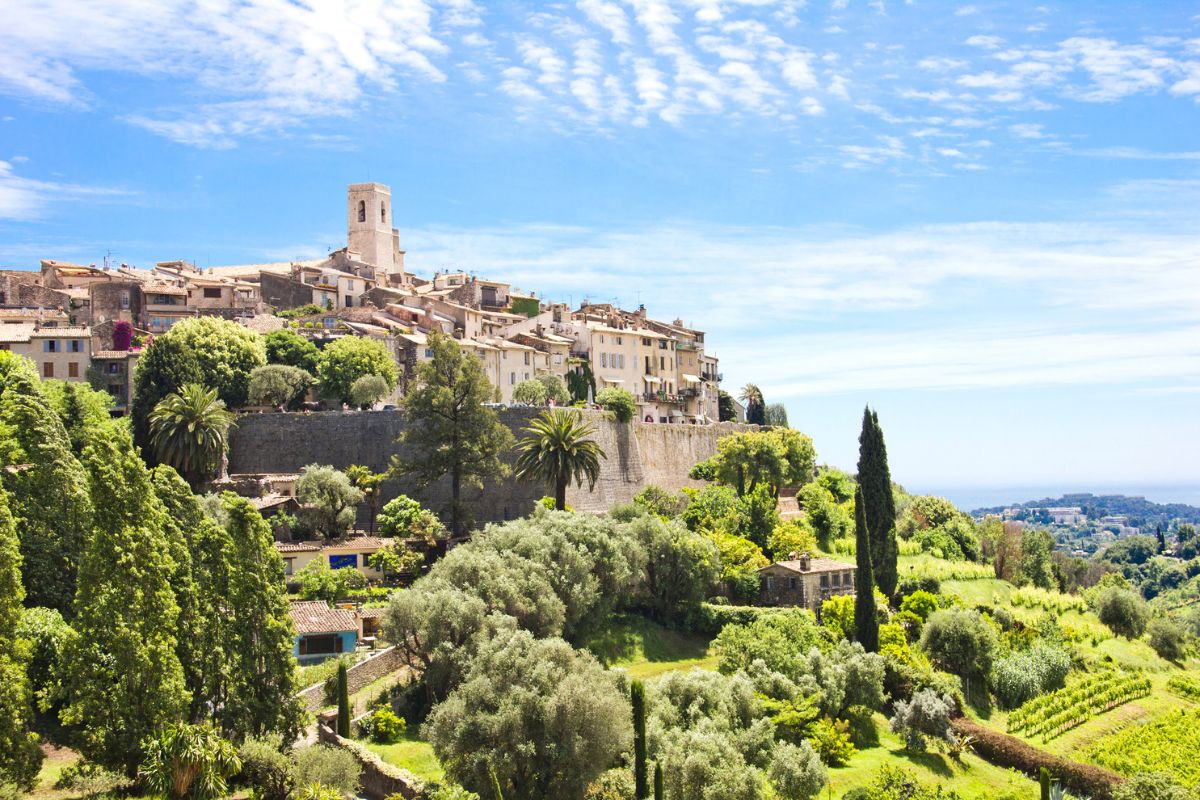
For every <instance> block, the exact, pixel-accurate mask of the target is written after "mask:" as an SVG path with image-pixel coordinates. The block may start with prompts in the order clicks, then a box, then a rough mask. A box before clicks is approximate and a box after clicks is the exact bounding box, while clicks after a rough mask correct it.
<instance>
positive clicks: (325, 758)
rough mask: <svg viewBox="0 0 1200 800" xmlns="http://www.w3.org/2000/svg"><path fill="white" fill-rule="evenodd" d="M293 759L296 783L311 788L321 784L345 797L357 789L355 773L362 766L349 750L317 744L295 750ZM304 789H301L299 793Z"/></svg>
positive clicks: (360, 770) (359, 770)
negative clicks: (294, 760)
mask: <svg viewBox="0 0 1200 800" xmlns="http://www.w3.org/2000/svg"><path fill="white" fill-rule="evenodd" d="M295 758H296V767H295V772H294V775H295V779H296V784H297V785H299V786H303V787H311V786H312V785H313V784H321V785H323V786H326V787H332V788H334V789H335V790H337V791H339V792H341V793H342V794H344V795H346V796H347V797H350V796H353V795H354V794H355V793H356V792H357V791H358V776H359V773H360V772H362V767H360V766H359V764H358V761H357V760H356V759H355V758H354V756H353V754H351V753H350V752H348V751H346V750H344V749H342V748H340V747H330V746H329V745H324V744H318V745H313V746H312V747H304V748H301V749H300V750H297V751H296V756H295ZM304 791H305V790H304V789H302V790H301V793H303V792H304Z"/></svg>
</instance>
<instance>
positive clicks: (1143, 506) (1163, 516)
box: [971, 492, 1200, 532]
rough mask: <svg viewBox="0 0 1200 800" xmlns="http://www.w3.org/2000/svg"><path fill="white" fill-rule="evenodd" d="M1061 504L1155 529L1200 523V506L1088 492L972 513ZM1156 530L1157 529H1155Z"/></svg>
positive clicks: (1095, 515) (1134, 525)
mask: <svg viewBox="0 0 1200 800" xmlns="http://www.w3.org/2000/svg"><path fill="white" fill-rule="evenodd" d="M1061 506H1078V507H1080V508H1082V509H1083V513H1085V514H1087V515H1088V519H1090V520H1096V519H1098V518H1099V517H1108V516H1126V517H1128V518H1129V524H1130V525H1131V526H1133V527H1135V528H1153V527H1154V526H1155V525H1163V526H1166V525H1167V524H1168V523H1170V522H1172V521H1174V520H1179V521H1181V522H1191V523H1193V524H1195V523H1200V508H1197V507H1196V506H1189V505H1186V504H1184V503H1153V502H1151V501H1149V500H1147V499H1146V498H1144V497H1129V496H1127V495H1123V494H1101V495H1095V494H1091V493H1088V492H1083V493H1079V494H1064V495H1063V496H1062V497H1056V498H1049V497H1047V498H1044V499H1042V500H1030V501H1029V502H1027V503H1017V504H1013V505H1007V506H994V507H992V508H979V509H976V510H975V511H973V512H971V513H972V514H973V515H975V516H982V515H983V514H999V513H1000V512H1001V511H1003V510H1004V509H1006V508H1047V507H1061ZM1151 532H1153V531H1151Z"/></svg>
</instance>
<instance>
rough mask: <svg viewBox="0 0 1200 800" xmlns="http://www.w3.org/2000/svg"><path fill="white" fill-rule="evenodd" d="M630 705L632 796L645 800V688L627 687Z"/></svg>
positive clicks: (647, 785) (641, 684)
mask: <svg viewBox="0 0 1200 800" xmlns="http://www.w3.org/2000/svg"><path fill="white" fill-rule="evenodd" d="M629 700H630V705H631V706H632V707H633V786H634V789H633V796H634V797H635V798H637V800H645V798H646V797H648V796H649V794H650V786H649V782H648V781H647V780H646V778H647V775H646V686H645V684H643V683H642V682H641V681H634V682H633V683H632V684H631V685H630V687H629Z"/></svg>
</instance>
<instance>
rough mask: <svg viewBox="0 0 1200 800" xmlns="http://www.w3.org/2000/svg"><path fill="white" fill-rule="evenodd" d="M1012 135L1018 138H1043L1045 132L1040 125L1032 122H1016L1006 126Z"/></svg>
mask: <svg viewBox="0 0 1200 800" xmlns="http://www.w3.org/2000/svg"><path fill="white" fill-rule="evenodd" d="M1008 129H1009V131H1011V132H1012V135H1013V136H1015V137H1017V138H1018V139H1045V138H1046V134H1045V132H1043V131H1042V126H1041V125H1039V124H1037V123H1033V122H1018V123H1015V124H1013V125H1009V126H1008Z"/></svg>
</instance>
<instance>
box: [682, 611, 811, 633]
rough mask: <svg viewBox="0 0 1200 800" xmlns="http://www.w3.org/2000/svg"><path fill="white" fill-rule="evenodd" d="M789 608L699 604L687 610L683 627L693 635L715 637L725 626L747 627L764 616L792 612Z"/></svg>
mask: <svg viewBox="0 0 1200 800" xmlns="http://www.w3.org/2000/svg"><path fill="white" fill-rule="evenodd" d="M793 610H794V609H791V608H781V607H774V606H723V605H717V604H715V603H701V604H700V605H698V606H694V607H692V608H689V609H688V610H687V614H685V615H684V620H683V627H684V628H686V629H687V630H689V631H692V632H694V633H702V634H705V635H706V636H716V635H717V634H718V633H720V632H721V629H722V628H724V627H725V626H726V625H749V624H750V623H751V622H753V621H754V620H756V619H758V618H759V617H761V616H763V615H764V614H779V613H783V612H787V611H793Z"/></svg>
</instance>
